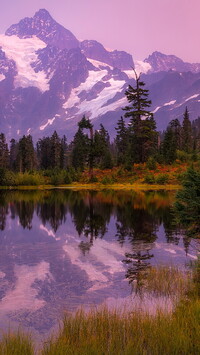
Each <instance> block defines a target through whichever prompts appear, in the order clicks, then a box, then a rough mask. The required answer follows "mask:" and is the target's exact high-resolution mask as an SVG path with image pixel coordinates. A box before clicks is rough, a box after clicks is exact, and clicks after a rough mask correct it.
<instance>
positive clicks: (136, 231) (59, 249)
mask: <svg viewBox="0 0 200 355" xmlns="http://www.w3.org/2000/svg"><path fill="white" fill-rule="evenodd" d="M173 198H174V196H173V193H167V192H159V193H158V192H152V191H149V192H146V193H143V192H140V193H136V192H134V191H129V192H126V191H113V190H106V191H81V192H80V191H72V190H53V191H27V192H25V191H24V192H22V191H1V193H0V243H1V248H0V299H1V302H0V315H1V321H0V326H1V327H4V326H5V324H11V325H15V324H16V325H18V324H19V323H20V324H21V325H22V326H26V327H27V326H28V327H30V328H31V329H36V330H38V331H39V332H41V333H42V332H43V333H46V332H48V331H49V330H50V329H51V328H52V327H53V326H54V325H56V324H57V321H58V319H60V317H61V315H62V313H63V311H64V310H65V311H70V312H71V311H74V310H75V309H77V307H79V306H80V305H81V306H84V307H88V306H90V305H95V304H101V303H102V302H104V301H106V300H109V299H110V298H114V299H126V297H128V296H129V295H130V294H131V292H133V289H134V290H135V291H137V289H138V287H139V282H140V275H141V273H144V271H145V270H146V269H147V268H148V267H150V265H155V264H156V265H159V264H166V263H168V264H173V263H175V264H176V265H183V266H184V265H185V263H186V262H189V261H190V260H191V259H195V258H196V254H197V250H196V248H197V241H195V240H192V239H189V238H188V237H186V236H184V233H182V232H181V230H180V229H179V228H178V227H177V226H176V225H175V224H174V221H173V214H172V213H171V205H172V201H173Z"/></svg>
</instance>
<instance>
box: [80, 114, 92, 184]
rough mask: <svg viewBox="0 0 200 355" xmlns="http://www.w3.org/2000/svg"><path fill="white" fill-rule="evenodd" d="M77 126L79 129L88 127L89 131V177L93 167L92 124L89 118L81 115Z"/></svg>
mask: <svg viewBox="0 0 200 355" xmlns="http://www.w3.org/2000/svg"><path fill="white" fill-rule="evenodd" d="M78 126H79V128H81V129H84V128H85V129H89V131H90V138H89V156H88V160H89V172H90V178H93V168H94V157H95V152H94V132H93V124H92V123H91V122H90V120H89V118H86V117H85V116H83V118H82V120H81V121H80V122H79V123H78Z"/></svg>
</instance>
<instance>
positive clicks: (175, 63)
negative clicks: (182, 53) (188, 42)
mask: <svg viewBox="0 0 200 355" xmlns="http://www.w3.org/2000/svg"><path fill="white" fill-rule="evenodd" d="M144 62H145V63H148V64H149V65H150V69H149V72H154V73H155V72H160V71H169V70H174V71H178V72H188V71H191V72H193V73H198V72H200V64H199V63H193V64H191V63H186V62H184V61H183V60H182V59H180V58H178V57H176V56H175V55H166V54H163V53H160V52H153V53H152V54H151V55H150V56H149V57H148V58H146V59H145V60H144Z"/></svg>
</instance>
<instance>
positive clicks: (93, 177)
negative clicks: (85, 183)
mask: <svg viewBox="0 0 200 355" xmlns="http://www.w3.org/2000/svg"><path fill="white" fill-rule="evenodd" d="M89 182H91V183H93V182H98V178H97V177H96V176H92V177H91V178H90V180H89Z"/></svg>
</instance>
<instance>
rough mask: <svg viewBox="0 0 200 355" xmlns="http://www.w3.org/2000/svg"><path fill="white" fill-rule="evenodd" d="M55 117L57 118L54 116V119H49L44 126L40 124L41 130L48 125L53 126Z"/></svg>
mask: <svg viewBox="0 0 200 355" xmlns="http://www.w3.org/2000/svg"><path fill="white" fill-rule="evenodd" d="M55 119H56V118H55V117H53V118H52V119H49V120H48V121H47V123H45V124H44V125H43V126H40V131H43V130H44V129H45V128H46V127H47V126H51V125H52V123H53V122H54V121H55Z"/></svg>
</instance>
